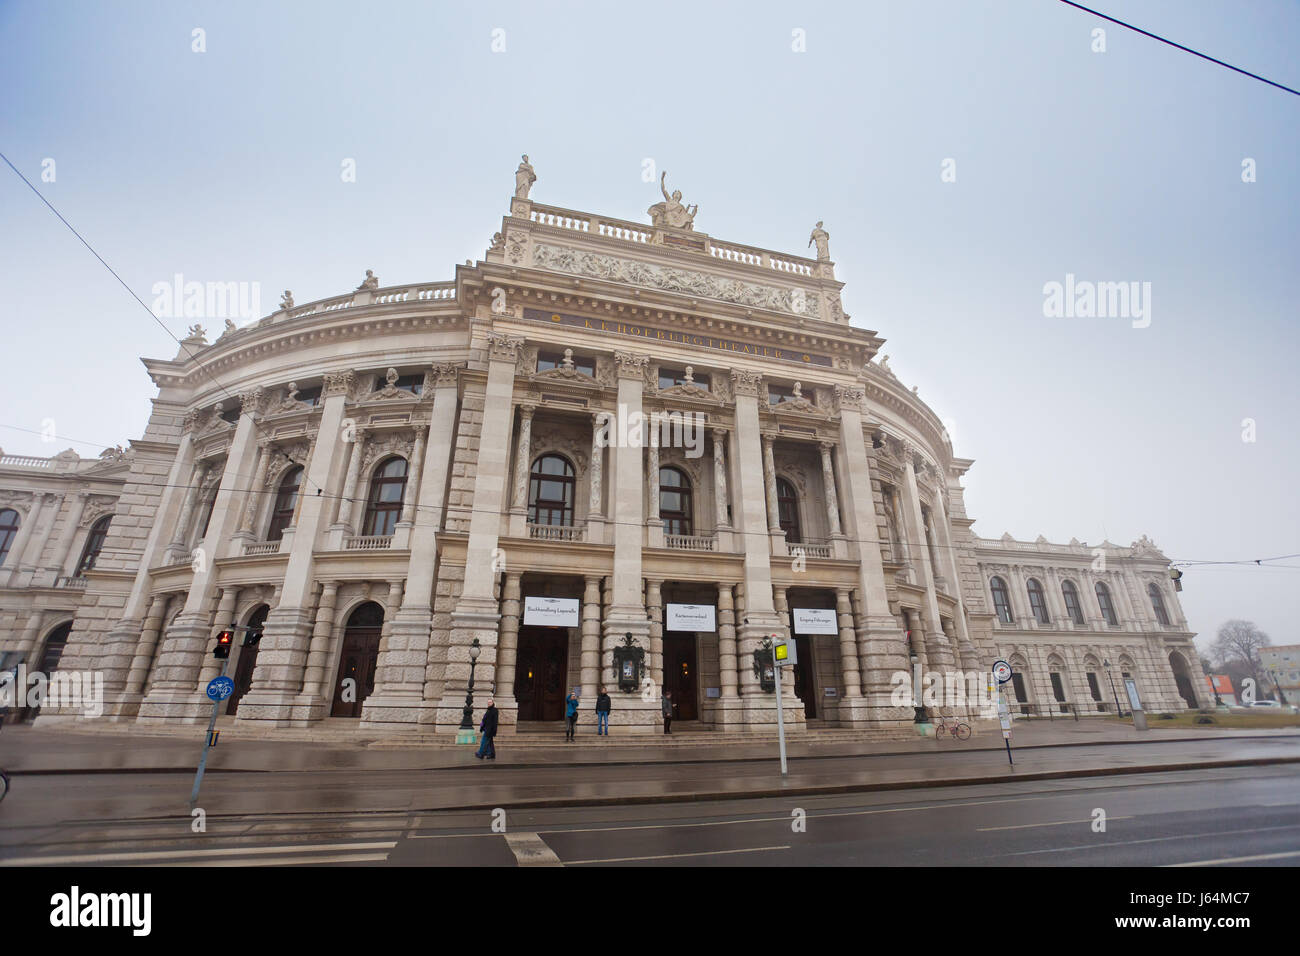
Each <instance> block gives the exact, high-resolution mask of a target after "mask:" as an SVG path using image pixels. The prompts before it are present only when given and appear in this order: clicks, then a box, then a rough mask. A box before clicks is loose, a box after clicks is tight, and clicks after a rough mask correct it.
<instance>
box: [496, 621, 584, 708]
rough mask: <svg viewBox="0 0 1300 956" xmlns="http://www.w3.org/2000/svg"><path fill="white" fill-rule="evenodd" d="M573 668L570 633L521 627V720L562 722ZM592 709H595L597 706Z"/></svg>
mask: <svg viewBox="0 0 1300 956" xmlns="http://www.w3.org/2000/svg"><path fill="white" fill-rule="evenodd" d="M568 668H569V631H568V628H563V627H531V626H529V627H521V628H520V629H519V653H518V656H517V658H516V664H515V701H516V702H517V703H518V704H519V717H518V719H519V720H562V719H563V718H564V697H565V693H564V682H565V678H566V676H567V674H568ZM590 706H595V705H594V704H592V705H590Z"/></svg>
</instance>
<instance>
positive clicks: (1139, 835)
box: [0, 764, 1300, 866]
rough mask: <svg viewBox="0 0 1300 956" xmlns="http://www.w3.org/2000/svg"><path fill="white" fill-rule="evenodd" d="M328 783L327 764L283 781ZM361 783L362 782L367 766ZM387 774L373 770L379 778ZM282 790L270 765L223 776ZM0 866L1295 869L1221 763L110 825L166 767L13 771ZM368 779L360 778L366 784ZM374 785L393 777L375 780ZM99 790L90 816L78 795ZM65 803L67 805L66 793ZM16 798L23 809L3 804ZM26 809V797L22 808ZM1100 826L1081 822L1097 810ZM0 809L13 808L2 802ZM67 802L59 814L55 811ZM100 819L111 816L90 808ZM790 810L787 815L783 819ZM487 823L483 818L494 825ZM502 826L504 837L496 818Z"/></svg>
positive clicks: (1245, 778) (1276, 828) (1236, 773)
mask: <svg viewBox="0 0 1300 956" xmlns="http://www.w3.org/2000/svg"><path fill="white" fill-rule="evenodd" d="M291 776H292V779H293V785H294V786H300V787H304V788H319V787H321V786H323V785H325V781H324V780H323V779H322V778H326V777H328V778H331V782H330V785H331V786H338V785H339V784H338V780H337V778H338V774H337V773H334V774H320V775H314V774H294V775H291ZM367 776H370V775H367ZM383 776H388V775H383ZM240 777H241V780H245V781H246V782H247V784H248V785H252V782H253V781H252V780H250V779H248V778H250V777H252V778H261V779H263V780H265V781H266V783H267V784H271V783H272V782H274V784H275V785H276V786H285V785H288V782H287V780H286V777H285V775H279V774H277V775H274V776H272V775H240ZM27 780H28V784H33V783H34V784H35V785H36V788H37V789H38V790H39V789H41V788H44V787H51V788H57V789H58V790H60V791H61V792H62V794H63V795H64V798H65V799H62V800H60V799H59V797H58V793H56V792H52V791H51V792H44V793H37V792H33V791H32V790H31V788H30V786H29V789H28V792H27V793H25V794H19V793H14V794H11V796H10V798H9V799H8V800H6V801H5V803H4V804H3V805H0V865H7V866H35V865H50V864H69V865H134V866H141V865H145V866H158V865H164V866H166V865H173V866H175V865H180V866H195V865H208V866H221V865H237V866H286V865H317V866H319V865H340V864H351V865H362V866H365V865H371V866H377V865H398V866H430V865H432V866H446V865H455V866H466V865H468V866H539V865H540V866H556V865H563V866H681V865H688V866H800V865H822V866H861V865H884V866H897V865H913V866H925V865H957V866H989V865H993V866H1153V865H1169V864H1182V865H1197V866H1225V865H1230V866H1295V865H1296V864H1297V862H1300V767H1298V766H1297V765H1294V764H1293V765H1284V766H1263V767H1235V768H1221V769H1214V770H1196V771H1183V772H1159V773H1145V774H1133V775H1127V776H1122V777H1093V778H1079V779H1073V780H1050V781H1022V782H1012V783H1004V784H996V785H981V786H961V787H933V788H927V789H924V790H915V791H907V792H903V793H899V792H894V793H889V792H876V793H861V794H848V795H837V796H819V797H806V796H800V797H795V796H791V797H774V798H761V799H746V800H725V801H710V802H695V803H668V804H663V803H648V804H646V803H642V804H627V805H620V806H611V807H566V808H552V809H524V810H512V809H509V808H505V809H503V810H502V811H501V812H499V813H494V812H492V811H490V810H473V811H418V810H416V811H412V810H406V811H389V810H377V811H374V812H358V811H356V810H353V809H341V810H339V811H338V812H318V813H292V812H288V813H278V814H269V813H240V814H231V815H219V816H218V815H216V814H214V815H213V817H212V818H211V819H210V820H209V821H208V822H207V827H206V832H203V833H195V832H193V831H192V826H193V825H192V823H191V820H190V818H189V817H188V816H186V815H182V814H176V813H171V814H168V815H167V816H151V817H143V816H142V817H139V818H136V819H128V818H124V817H123V816H122V814H121V812H120V811H121V801H123V800H124V799H126V797H124V795H123V792H122V791H123V788H125V791H126V792H129V793H134V794H135V795H136V797H137V798H138V799H139V801H140V805H142V806H144V805H149V804H151V803H152V802H153V796H154V795H151V794H150V790H151V788H155V787H161V788H164V789H166V790H167V791H168V792H174V791H175V790H176V789H177V788H178V787H181V786H182V783H181V782H180V781H178V780H177V779H176V778H175V775H173V776H172V777H171V778H170V779H169V778H165V777H161V776H160V775H150V774H134V775H125V774H124V775H105V774H100V775H95V776H94V777H93V778H92V777H89V776H87V777H79V776H76V775H63V776H58V777H47V778H27ZM378 783H379V782H378V781H375V785H378ZM385 783H386V785H388V786H392V785H393V783H394V781H393V780H392V779H388V780H386V781H385ZM96 790H99V791H102V804H101V805H100V806H99V808H98V809H99V811H107V810H111V811H112V813H108V814H105V813H103V812H97V810H96V798H95V797H94V796H93V793H94V792H95V791H96ZM74 793H75V794H78V795H79V796H78V797H77V799H75V800H71V799H67V798H68V797H70V796H71V795H72V794H74ZM13 800H21V801H23V803H26V804H27V806H26V807H25V808H24V807H21V806H20V805H19V804H17V803H15V804H11V803H10V801H13ZM38 803H39V804H40V805H39V807H38V806H36V804H38ZM1098 810H1101V811H1104V813H1105V829H1104V831H1101V830H1098V829H1095V826H1096V823H1095V821H1096V820H1097V819H1098V814H1097V811H1098ZM11 811H18V812H17V813H11ZM70 811H71V812H70ZM107 816H115V817H116V819H106V817H107ZM798 821H802V823H801V825H796V823H797V822H798ZM494 825H495V829H494ZM502 827H504V832H501V828H502Z"/></svg>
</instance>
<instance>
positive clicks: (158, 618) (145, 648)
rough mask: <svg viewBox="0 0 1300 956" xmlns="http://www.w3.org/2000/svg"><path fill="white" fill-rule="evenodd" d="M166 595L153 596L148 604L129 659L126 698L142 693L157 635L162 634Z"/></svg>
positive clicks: (156, 645) (156, 642)
mask: <svg viewBox="0 0 1300 956" xmlns="http://www.w3.org/2000/svg"><path fill="white" fill-rule="evenodd" d="M167 598H168V595H166V594H155V595H154V596H153V599H152V600H151V601H150V602H149V613H148V614H146V615H145V619H144V627H142V628H141V629H140V640H139V642H138V643H137V644H136V646H135V654H134V655H133V656H132V658H131V670H130V671H129V672H128V674H127V677H126V693H127V695H128V696H131V695H135V694H143V693H144V681H145V676H146V675H147V674H148V673H149V665H150V664H151V663H152V662H153V658H154V653H155V652H156V650H157V647H158V635H160V634H161V633H162V622H163V612H164V611H165V610H166V609H167Z"/></svg>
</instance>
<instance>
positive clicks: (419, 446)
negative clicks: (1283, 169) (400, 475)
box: [401, 425, 429, 524]
mask: <svg viewBox="0 0 1300 956" xmlns="http://www.w3.org/2000/svg"><path fill="white" fill-rule="evenodd" d="M428 433H429V426H428V425H416V426H415V449H414V450H413V451H412V452H411V461H410V463H409V466H408V467H409V472H410V475H411V478H410V480H408V481H407V483H406V494H405V500H403V502H402V518H401V520H402V522H403V523H404V524H414V522H415V506H416V504H417V503H418V502H419V500H420V479H421V478H422V477H423V475H424V450H425V436H426V435H428Z"/></svg>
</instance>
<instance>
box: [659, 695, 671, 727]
mask: <svg viewBox="0 0 1300 956" xmlns="http://www.w3.org/2000/svg"><path fill="white" fill-rule="evenodd" d="M672 696H673V695H672V694H670V693H668V691H664V694H663V696H662V697H660V698H659V709H660V710H661V711H663V715H664V733H666V734H670V735H671V734H672V730H670V729H669V728H671V727H672V725H673V702H672Z"/></svg>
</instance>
